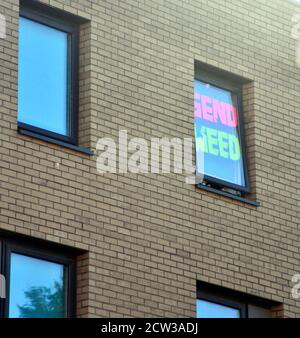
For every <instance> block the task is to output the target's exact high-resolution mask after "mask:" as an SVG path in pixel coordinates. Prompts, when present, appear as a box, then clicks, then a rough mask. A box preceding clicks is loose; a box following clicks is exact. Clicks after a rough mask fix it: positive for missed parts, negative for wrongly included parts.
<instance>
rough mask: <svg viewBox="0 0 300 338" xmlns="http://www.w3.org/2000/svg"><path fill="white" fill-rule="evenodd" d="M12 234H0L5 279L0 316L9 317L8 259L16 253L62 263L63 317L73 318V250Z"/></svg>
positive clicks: (74, 265)
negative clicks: (63, 284)
mask: <svg viewBox="0 0 300 338" xmlns="http://www.w3.org/2000/svg"><path fill="white" fill-rule="evenodd" d="M13 237H18V236H13V235H6V234H4V235H2V234H0V273H1V274H2V275H3V276H5V279H6V298H5V299H1V300H0V318H9V296H10V267H11V266H10V260H11V254H12V253H16V254H20V255H24V256H29V257H32V258H37V259H41V260H45V261H47V262H53V263H57V264H62V265H63V266H64V275H65V290H64V291H65V318H74V317H75V314H76V262H75V257H76V256H75V252H73V251H72V250H70V249H66V248H64V247H60V246H57V245H54V246H52V245H51V244H49V243H48V242H44V241H40V240H30V239H27V238H26V239H25V238H23V237H22V236H21V237H19V238H18V239H15V238H13Z"/></svg>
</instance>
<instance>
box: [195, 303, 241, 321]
mask: <svg viewBox="0 0 300 338" xmlns="http://www.w3.org/2000/svg"><path fill="white" fill-rule="evenodd" d="M197 318H240V311H239V310H238V309H234V308H230V307H227V306H223V305H220V304H216V303H211V302H207V301H205V300H201V299H197Z"/></svg>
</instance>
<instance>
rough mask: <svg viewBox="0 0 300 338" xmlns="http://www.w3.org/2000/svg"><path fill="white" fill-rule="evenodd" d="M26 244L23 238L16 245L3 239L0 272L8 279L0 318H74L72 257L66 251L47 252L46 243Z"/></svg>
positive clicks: (1, 240)
mask: <svg viewBox="0 0 300 338" xmlns="http://www.w3.org/2000/svg"><path fill="white" fill-rule="evenodd" d="M26 242H27V241H25V243H26ZM20 243H22V245H20ZM23 243H24V239H23V238H22V239H20V242H17V241H15V240H12V239H10V238H1V237H0V248H1V252H0V260H1V261H2V262H4V264H3V265H2V266H1V271H0V272H1V275H3V276H5V278H6V298H5V299H4V300H2V301H1V308H0V313H1V316H2V317H9V318H65V317H71V316H73V315H74V278H75V271H74V259H73V257H74V256H73V254H71V252H69V251H68V250H65V249H59V250H57V248H55V249H54V248H48V244H45V243H42V244H41V243H39V244H36V243H35V244H32V243H26V245H24V244H23ZM60 251H61V252H60Z"/></svg>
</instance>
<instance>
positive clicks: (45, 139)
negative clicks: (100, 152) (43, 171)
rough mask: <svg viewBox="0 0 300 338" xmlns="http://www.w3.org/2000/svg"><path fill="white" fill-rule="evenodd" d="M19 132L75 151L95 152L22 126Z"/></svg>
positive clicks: (91, 153)
mask: <svg viewBox="0 0 300 338" xmlns="http://www.w3.org/2000/svg"><path fill="white" fill-rule="evenodd" d="M18 132H19V133H20V134H22V135H25V136H30V137H34V138H36V139H39V140H42V141H45V142H49V143H52V144H56V145H58V146H62V147H65V148H68V149H72V150H75V151H77V152H80V153H82V154H86V155H94V152H93V151H92V150H90V149H87V148H82V147H79V146H75V145H74V144H70V143H66V142H63V141H59V140H55V139H53V138H51V137H47V136H44V135H40V134H37V133H34V132H32V131H29V130H26V129H23V128H20V127H18Z"/></svg>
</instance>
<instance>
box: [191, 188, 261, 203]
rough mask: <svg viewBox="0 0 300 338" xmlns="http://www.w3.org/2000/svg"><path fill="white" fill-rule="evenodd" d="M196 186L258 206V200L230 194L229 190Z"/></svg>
mask: <svg viewBox="0 0 300 338" xmlns="http://www.w3.org/2000/svg"><path fill="white" fill-rule="evenodd" d="M197 187H198V188H200V189H202V190H205V191H209V192H212V193H215V194H218V195H221V196H224V197H228V198H231V199H233V200H235V201H239V202H243V203H246V204H249V205H252V206H254V207H259V206H260V203H259V202H256V201H252V200H249V199H248V198H245V197H240V196H235V195H233V194H230V193H229V192H225V191H221V190H218V189H215V188H211V187H207V186H205V185H203V184H198V185H197Z"/></svg>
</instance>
